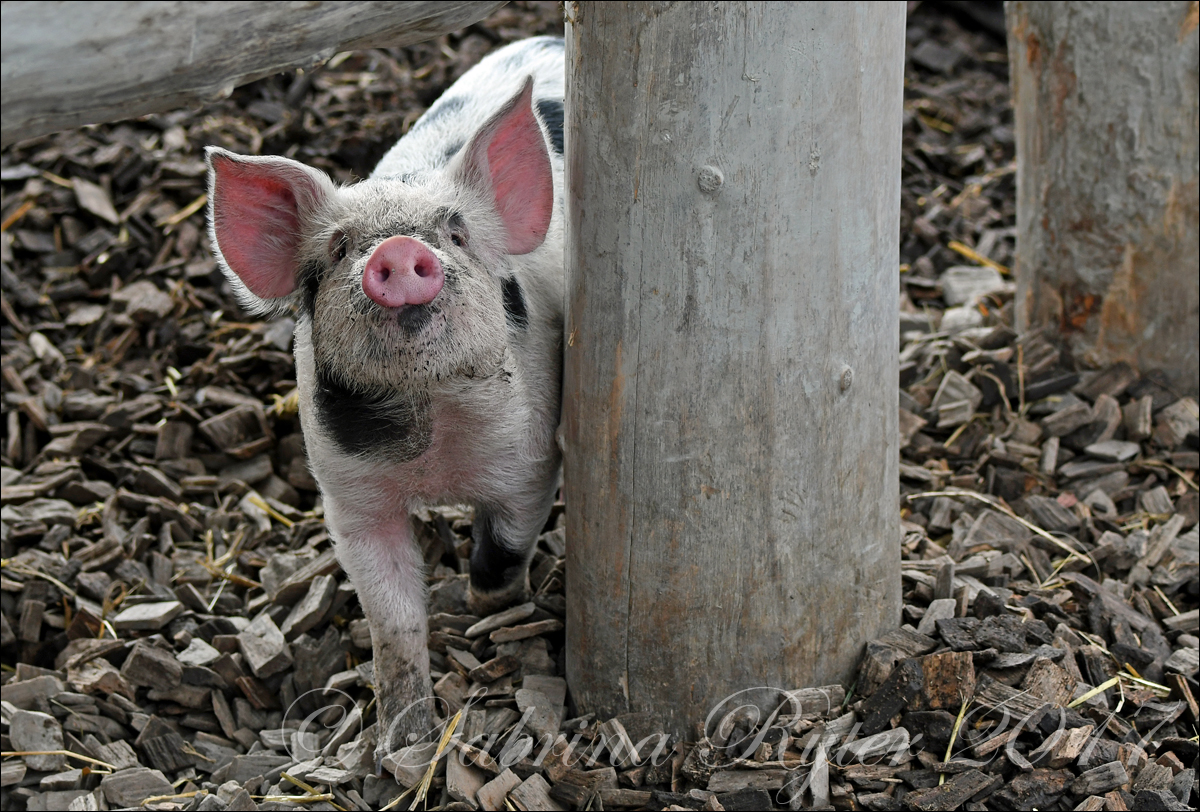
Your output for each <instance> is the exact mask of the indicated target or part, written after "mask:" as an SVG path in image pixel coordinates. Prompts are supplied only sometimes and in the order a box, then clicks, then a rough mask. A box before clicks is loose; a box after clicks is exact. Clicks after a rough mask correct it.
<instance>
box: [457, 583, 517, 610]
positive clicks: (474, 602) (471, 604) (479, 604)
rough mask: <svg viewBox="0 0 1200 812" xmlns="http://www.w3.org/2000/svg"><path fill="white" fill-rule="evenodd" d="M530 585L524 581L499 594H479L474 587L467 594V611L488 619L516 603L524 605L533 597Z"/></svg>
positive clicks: (500, 591)
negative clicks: (489, 616)
mask: <svg viewBox="0 0 1200 812" xmlns="http://www.w3.org/2000/svg"><path fill="white" fill-rule="evenodd" d="M531 594H532V593H531V590H530V589H529V585H528V583H527V582H524V581H517V582H516V583H514V584H511V585H510V586H508V587H506V588H505V589H501V590H499V591H497V592H477V591H476V590H475V588H474V587H472V588H471V591H470V592H469V593H468V594H467V610H468V611H469V612H470V613H471V614H473V615H478V616H479V617H487V616H488V615H493V614H495V613H496V612H499V611H500V610H501V609H503V608H505V607H506V606H511V605H512V604H514V603H524V602H525V601H527V600H529V599H530V597H531Z"/></svg>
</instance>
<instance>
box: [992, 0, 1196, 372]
mask: <svg viewBox="0 0 1200 812" xmlns="http://www.w3.org/2000/svg"><path fill="white" fill-rule="evenodd" d="M1198 22H1200V20H1198V18H1197V11H1196V4H1195V3H1194V2H1144V3H1049V2H1029V3H1010V4H1009V6H1008V28H1009V35H1008V42H1009V63H1010V65H1011V68H1012V70H1011V73H1012V88H1013V107H1014V108H1015V113H1016V132H1017V300H1016V301H1017V306H1016V318H1017V326H1018V328H1019V329H1022V330H1023V329H1026V328H1028V327H1037V326H1042V325H1049V326H1051V327H1053V328H1055V329H1057V330H1058V331H1059V332H1060V334H1061V335H1062V336H1063V337H1064V338H1065V339H1066V340H1067V343H1068V344H1069V345H1070V347H1071V349H1072V351H1073V352H1074V353H1075V355H1076V357H1079V358H1083V359H1085V360H1087V361H1089V362H1091V363H1093V364H1096V365H1105V364H1108V363H1111V362H1114V361H1119V360H1125V361H1128V362H1130V363H1132V364H1133V365H1134V366H1136V367H1140V368H1141V369H1143V370H1145V369H1148V368H1153V367H1161V368H1162V369H1163V370H1164V371H1165V372H1166V373H1167V375H1168V376H1169V377H1170V378H1171V380H1172V381H1173V382H1174V383H1175V384H1176V386H1178V387H1179V388H1180V389H1181V390H1183V391H1190V392H1195V391H1196V390H1197V386H1198V384H1200V347H1198V345H1200V338H1198V336H1200V321H1198V317H1197V313H1198V311H1200V282H1198V281H1197V280H1198V275H1197V270H1196V269H1197V267H1200V204H1198V200H1200V198H1198V194H1197V189H1198V185H1197V184H1198V177H1197V150H1198V148H1200V133H1198V131H1197V116H1198V113H1200V102H1198V101H1197V100H1198V98H1200V85H1198V82H1197V73H1196V64H1197V59H1198V53H1200V51H1198V48H1197V33H1196V29H1197V23H1198Z"/></svg>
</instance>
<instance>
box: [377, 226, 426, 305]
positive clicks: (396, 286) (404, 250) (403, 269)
mask: <svg viewBox="0 0 1200 812" xmlns="http://www.w3.org/2000/svg"><path fill="white" fill-rule="evenodd" d="M445 281H446V275H445V273H444V272H443V271H442V263H441V262H440V261H439V260H438V258H437V256H436V255H434V253H433V251H430V250H429V248H428V247H427V246H426V245H425V244H424V243H422V242H421V241H420V240H416V239H413V238H412V237H388V238H387V239H386V240H384V241H383V242H382V243H380V244H379V247H378V248H376V249H375V251H374V252H373V253H372V254H371V257H370V259H368V260H367V267H366V270H364V271H363V280H362V286H363V293H365V294H367V296H368V297H369V298H370V299H371V301H373V302H375V303H376V304H378V305H382V306H383V307H402V306H404V305H421V304H428V303H429V302H432V301H433V300H434V298H435V297H436V296H437V295H438V293H439V292H440V291H441V289H442V285H443V284H444V283H445Z"/></svg>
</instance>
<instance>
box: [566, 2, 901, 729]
mask: <svg viewBox="0 0 1200 812" xmlns="http://www.w3.org/2000/svg"><path fill="white" fill-rule="evenodd" d="M903 49H904V6H903V5H899V4H894V5H889V6H866V7H857V6H840V5H833V4H804V3H801V4H792V3H724V4H692V3H679V4H664V3H616V2H610V3H569V4H568V5H567V110H568V114H567V123H566V138H567V170H566V171H567V188H568V194H567V249H566V262H567V273H568V316H567V327H566V330H567V342H566V344H567V346H566V350H565V388H564V424H563V439H564V447H565V454H566V461H565V469H564V480H565V495H566V502H567V537H568V548H569V549H568V551H567V556H568V563H567V579H568V589H567V594H568V596H569V597H568V606H567V639H568V647H569V652H568V659H567V673H568V679H569V680H570V684H571V687H572V694H573V696H574V697H575V699H576V701H577V702H578V704H579V709H580V712H588V711H596V712H597V713H599V714H600V718H605V717H606V716H608V715H611V714H614V713H618V712H622V711H626V710H630V711H648V712H655V713H658V712H660V711H662V714H661V715H662V717H663V718H661V722H662V724H663V725H664V726H665V728H664V729H665V730H666V731H670V732H676V733H680V734H688V735H694V731H695V727H694V726H695V725H696V724H697V723H698V722H702V721H703V720H704V718H705V715H706V713H707V712H708V711H709V710H710V709H711V708H713V707H715V706H716V705H717V703H718V702H720V700H721V699H722V698H724V697H725V696H727V695H729V694H732V693H733V692H735V691H738V690H741V689H746V688H753V687H756V686H763V685H769V686H773V687H779V688H788V689H795V688H799V687H802V686H806V685H816V684H822V683H829V682H834V681H838V680H844V679H846V678H847V677H848V676H849V675H850V673H851V670H852V669H853V667H854V664H855V662H856V661H857V659H858V657H859V656H860V654H861V651H862V645H863V643H864V642H865V641H866V640H868V639H870V638H872V637H875V636H878V634H879V633H881V632H882V631H883V630H884V629H887V628H892V627H893V626H894V625H895V623H896V622H897V621H898V617H899V614H898V613H899V608H900V595H899V579H898V577H897V576H898V567H899V560H900V556H899V549H898V548H899V541H900V530H899V516H898V508H897V499H898V494H897V477H898V470H897V465H898V448H897V441H898V426H897V414H898V409H897V395H896V380H897V375H898V367H897V329H896V308H897V289H898V281H897V277H898V270H897V252H898V242H897V239H898V231H899V225H898V220H899V193H900V127H901V81H902V69H903Z"/></svg>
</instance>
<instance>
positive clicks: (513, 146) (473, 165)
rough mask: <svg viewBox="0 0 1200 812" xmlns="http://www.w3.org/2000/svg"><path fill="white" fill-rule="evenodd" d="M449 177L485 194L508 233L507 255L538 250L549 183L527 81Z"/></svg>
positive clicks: (546, 219)
mask: <svg viewBox="0 0 1200 812" xmlns="http://www.w3.org/2000/svg"><path fill="white" fill-rule="evenodd" d="M457 158H458V159H457V161H456V165H455V166H454V169H453V171H454V172H456V173H457V174H458V175H459V177H460V178H461V179H462V180H463V181H465V182H467V183H469V184H472V185H475V186H477V187H482V188H484V189H490V190H491V192H492V194H493V195H494V199H495V205H496V213H497V214H499V215H500V219H501V220H502V221H503V222H504V228H505V230H506V231H507V232H508V243H507V248H508V253H510V254H527V253H529V252H530V251H532V250H533V249H535V248H537V247H538V246H539V245H541V244H542V241H543V240H545V239H546V232H547V231H548V230H549V228H550V216H551V215H552V214H553V212H554V177H553V175H552V174H551V171H550V153H549V151H548V150H547V148H546V137H545V136H544V135H542V128H541V125H539V124H538V120H537V117H536V116H535V115H534V112H533V77H532V76H530V77H527V78H526V79H525V84H524V85H523V86H522V87H521V90H520V91H519V92H518V93H517V94H516V95H515V96H513V97H512V98H511V99H509V101H508V102H507V103H506V104H505V105H504V106H503V107H501V108H500V110H499V111H498V112H497V113H496V114H495V115H494V116H492V117H491V119H489V120H488V121H487V123H486V124H484V125H483V126H482V127H480V128H479V131H478V132H476V133H475V135H474V136H472V137H471V141H470V143H469V144H467V146H466V147H465V148H464V149H463V150H462V151H461V152H460V153H459V155H458V156H457Z"/></svg>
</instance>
